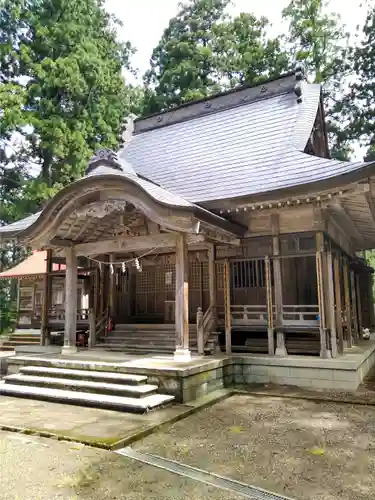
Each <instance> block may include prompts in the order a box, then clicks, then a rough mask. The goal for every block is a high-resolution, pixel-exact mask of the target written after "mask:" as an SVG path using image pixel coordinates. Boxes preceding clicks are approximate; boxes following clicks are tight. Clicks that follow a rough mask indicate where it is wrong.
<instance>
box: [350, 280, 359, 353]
mask: <svg viewBox="0 0 375 500" xmlns="http://www.w3.org/2000/svg"><path fill="white" fill-rule="evenodd" d="M350 291H351V296H352V317H353V337H354V343H355V344H358V340H359V329H358V304H357V290H356V286H355V274H354V271H350Z"/></svg>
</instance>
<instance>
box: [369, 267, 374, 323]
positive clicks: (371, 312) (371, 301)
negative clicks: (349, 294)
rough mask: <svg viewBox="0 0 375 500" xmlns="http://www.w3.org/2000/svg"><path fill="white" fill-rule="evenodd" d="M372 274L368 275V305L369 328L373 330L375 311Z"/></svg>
mask: <svg viewBox="0 0 375 500" xmlns="http://www.w3.org/2000/svg"><path fill="white" fill-rule="evenodd" d="M372 276H373V275H372V272H368V273H367V289H368V291H367V293H368V305H369V320H370V324H369V325H368V328H370V329H372V328H374V326H375V311H374V295H373V287H372V279H373V278H372Z"/></svg>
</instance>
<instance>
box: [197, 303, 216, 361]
mask: <svg viewBox="0 0 375 500" xmlns="http://www.w3.org/2000/svg"><path fill="white" fill-rule="evenodd" d="M214 326H215V310H214V308H212V307H211V306H210V307H209V308H208V309H207V310H206V312H205V313H204V314H203V311H202V308H201V307H198V311H197V343H198V354H204V349H205V347H206V345H207V342H208V340H209V338H210V335H211V333H212V331H213V328H214Z"/></svg>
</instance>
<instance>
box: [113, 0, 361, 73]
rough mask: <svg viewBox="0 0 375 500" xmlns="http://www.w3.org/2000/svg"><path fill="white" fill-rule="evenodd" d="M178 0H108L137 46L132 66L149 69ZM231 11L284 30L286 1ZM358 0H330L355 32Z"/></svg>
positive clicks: (248, 3)
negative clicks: (265, 18)
mask: <svg viewBox="0 0 375 500" xmlns="http://www.w3.org/2000/svg"><path fill="white" fill-rule="evenodd" d="M178 3H179V0H107V2H106V4H107V9H108V10H109V11H110V12H112V13H113V14H115V15H116V16H117V17H118V18H119V19H121V21H122V22H123V24H124V26H123V28H121V29H120V30H119V36H120V38H122V39H124V40H130V41H131V42H132V44H133V45H134V46H135V47H136V48H137V51H138V52H137V54H136V55H135V56H134V58H133V65H134V66H135V67H136V68H139V70H140V72H141V74H143V73H144V72H145V71H146V70H147V68H148V62H149V59H150V56H151V53H152V49H153V48H154V47H155V46H156V45H157V43H158V41H159V39H160V37H161V35H162V33H163V30H164V28H166V26H167V25H168V22H169V19H170V18H171V17H173V16H175V15H176V13H177V12H178ZM233 3H234V7H232V8H230V12H231V13H234V14H237V13H239V12H252V13H254V14H255V15H256V16H258V17H259V16H266V17H267V18H268V19H269V21H270V22H271V23H272V26H273V28H272V32H273V34H278V33H282V32H283V31H285V26H283V24H282V22H281V11H282V9H283V8H284V7H286V6H287V5H288V3H289V0H263V1H262V0H256V1H255V0H234V2H233ZM361 3H363V2H362V1H361V0H331V2H330V10H331V11H335V12H338V13H339V14H340V15H341V18H342V20H343V22H344V23H345V25H346V26H347V28H348V30H349V31H350V32H351V33H354V32H355V29H356V26H357V25H358V24H360V25H361V24H362V22H363V19H364V15H365V11H364V9H363V7H362V8H361V7H360V4H361Z"/></svg>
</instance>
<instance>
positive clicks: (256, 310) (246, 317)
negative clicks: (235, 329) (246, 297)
mask: <svg viewBox="0 0 375 500" xmlns="http://www.w3.org/2000/svg"><path fill="white" fill-rule="evenodd" d="M273 311H274V314H275V307H273ZM230 313H231V324H232V326H251V325H254V326H266V325H267V317H268V314H267V306H266V305H264V306H263V305H231V306H230ZM217 315H218V319H219V321H220V322H221V323H222V322H223V321H224V306H218V307H217Z"/></svg>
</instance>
